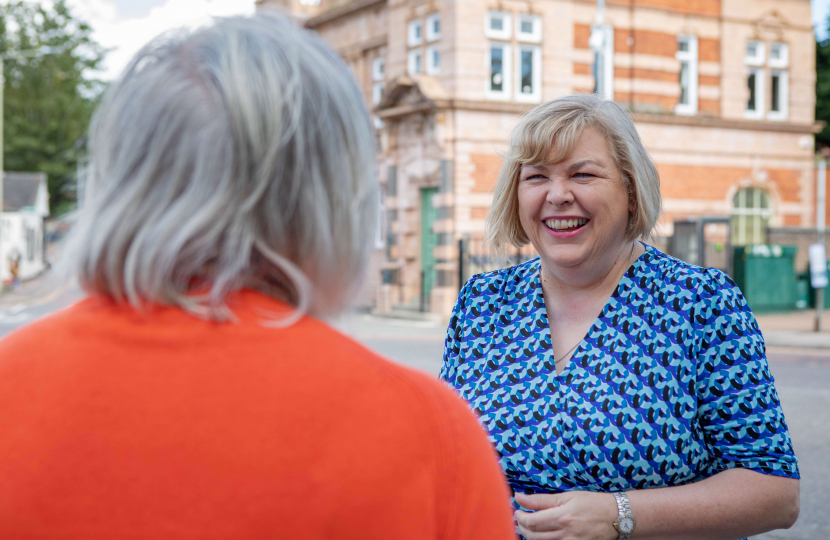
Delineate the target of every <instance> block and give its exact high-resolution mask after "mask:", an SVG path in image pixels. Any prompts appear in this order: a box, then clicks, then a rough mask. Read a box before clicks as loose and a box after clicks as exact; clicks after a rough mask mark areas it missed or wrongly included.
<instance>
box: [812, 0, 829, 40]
mask: <svg viewBox="0 0 830 540" xmlns="http://www.w3.org/2000/svg"><path fill="white" fill-rule="evenodd" d="M810 4H812V6H813V28H815V29H816V35H817V36H818V37H819V38H821V39H824V38H826V37H827V16H828V15H829V14H830V0H810Z"/></svg>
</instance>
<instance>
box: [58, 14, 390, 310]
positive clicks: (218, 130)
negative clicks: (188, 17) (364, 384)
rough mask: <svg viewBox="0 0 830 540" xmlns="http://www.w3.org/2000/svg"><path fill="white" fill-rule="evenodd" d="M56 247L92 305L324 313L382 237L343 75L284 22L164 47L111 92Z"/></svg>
mask: <svg viewBox="0 0 830 540" xmlns="http://www.w3.org/2000/svg"><path fill="white" fill-rule="evenodd" d="M90 151H91V163H90V178H89V191H90V197H89V198H88V200H87V201H86V203H85V207H84V208H83V210H82V211H81V213H80V216H79V219H78V223H77V224H76V225H75V227H74V230H73V231H72V238H71V239H70V240H69V242H70V244H69V245H68V246H67V248H66V250H65V251H66V252H67V253H68V257H69V261H68V263H65V264H67V267H66V270H68V271H69V272H70V274H71V276H74V277H76V278H77V279H78V280H79V281H80V284H81V285H82V286H83V288H84V289H86V290H87V291H89V292H93V293H97V294H100V295H104V296H106V297H110V298H112V299H114V300H116V301H118V302H129V303H130V304H132V305H133V306H135V307H136V308H142V307H143V306H144V305H146V304H152V303H161V304H167V305H173V306H178V307H181V308H183V309H185V310H187V311H189V312H191V313H193V314H194V315H197V316H201V317H205V318H209V319H220V320H221V319H228V318H232V313H231V312H230V311H229V310H228V309H227V305H226V302H225V299H226V297H227V296H228V295H229V294H231V293H233V292H234V291H236V290H239V289H243V288H252V289H256V290H260V291H262V292H265V293H266V294H269V295H271V296H274V297H276V298H280V299H283V300H286V301H288V302H289V303H290V304H293V305H294V306H295V307H296V309H295V310H294V311H293V312H292V314H290V316H287V317H279V318H278V319H277V320H275V321H274V325H277V326H281V325H285V324H290V323H291V322H293V321H294V320H296V319H297V318H299V317H300V316H301V315H302V314H303V313H304V312H308V313H311V314H313V315H318V316H323V315H333V314H336V313H337V312H339V311H340V310H342V309H343V308H345V307H346V306H347V305H348V303H349V301H350V300H351V296H352V295H353V294H354V292H355V291H357V290H359V289H360V287H359V284H360V281H361V278H362V276H363V271H364V268H365V266H366V262H367V259H368V255H369V250H370V248H371V246H372V239H373V237H374V228H375V227H376V225H377V212H378V201H379V198H378V186H377V174H376V167H377V165H376V157H375V134H374V129H373V127H372V125H371V121H370V117H369V115H368V113H367V110H366V107H365V105H364V102H363V96H362V94H361V91H360V89H359V88H358V86H357V84H356V83H355V80H354V77H353V76H352V74H351V72H350V71H349V68H348V67H347V66H346V65H345V64H344V63H343V61H342V60H341V59H340V58H339V57H338V56H337V54H336V53H335V52H334V51H332V50H331V48H330V47H328V46H327V45H326V44H325V43H324V42H323V41H322V40H321V39H320V38H318V37H316V36H315V35H314V34H312V33H311V32H309V31H307V30H304V29H303V28H301V27H300V26H298V25H297V24H295V23H293V22H291V21H290V20H288V19H287V18H286V17H284V16H280V15H277V14H273V13H272V14H260V15H256V16H253V17H236V18H228V19H222V20H219V22H217V23H216V24H214V25H212V26H210V27H206V28H202V29H199V30H196V31H195V32H178V33H173V34H167V35H163V36H161V37H159V38H156V39H155V40H153V41H152V42H151V43H150V44H149V45H147V46H145V47H144V48H143V49H142V50H141V51H139V52H138V54H137V55H136V56H135V57H134V58H133V59H132V61H131V63H130V65H129V66H128V67H127V68H126V71H125V72H124V73H123V75H121V77H120V78H119V79H118V80H117V81H116V82H115V83H114V84H112V86H111V87H110V88H109V89H108V91H107V92H106V95H105V96H104V99H103V101H102V103H101V105H100V107H99V108H98V110H97V112H96V113H95V116H94V119H93V125H92V128H91V135H90Z"/></svg>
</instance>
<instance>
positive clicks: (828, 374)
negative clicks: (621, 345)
mask: <svg viewBox="0 0 830 540" xmlns="http://www.w3.org/2000/svg"><path fill="white" fill-rule="evenodd" d="M81 296H82V295H81V293H80V292H79V291H78V290H77V289H72V288H67V287H62V288H56V287H55V285H54V284H52V283H49V282H48V281H47V280H38V281H36V282H32V283H26V284H23V285H22V286H21V287H20V288H18V289H17V290H16V291H14V292H12V293H6V294H4V295H0V337H2V336H3V335H5V334H7V333H8V332H11V331H12V330H14V329H15V328H18V327H20V326H22V325H24V324H27V323H29V322H32V321H34V320H36V319H38V318H40V317H42V316H45V315H48V314H49V313H53V312H55V311H57V310H60V309H62V308H64V307H66V306H67V305H69V304H71V303H72V302H74V301H75V300H77V299H78V298H80V297H81ZM814 316H815V315H814V313H812V312H806V313H805V312H800V313H794V314H777V315H761V316H759V317H758V322H759V326H760V327H761V329H762V331H763V332H764V335H765V337H766V341H767V346H768V347H767V356H768V358H769V362H770V369H771V371H772V374H773V376H774V377H775V380H776V387H777V389H778V393H779V395H780V397H781V402H782V406H783V408H784V414H785V415H786V418H787V422H788V424H789V427H790V433H791V436H792V438H793V444H794V445H795V450H796V454H797V455H798V458H799V466H800V468H801V474H802V480H801V515H800V517H799V519H798V522H797V523H796V524H795V526H794V527H793V528H791V529H789V530H786V531H773V532H770V533H767V534H764V535H760V536H756V537H753V538H754V539H759V540H760V539H763V540H819V539H830V511H829V510H828V508H830V463H828V456H830V453H829V452H828V448H830V332H822V333H815V332H811V331H810V330H811V328H812V322H813V319H814ZM827 322H828V325H827V326H830V315H828V317H827ZM333 326H335V328H337V329H339V330H340V331H341V332H343V333H345V334H348V335H350V336H352V337H353V338H355V339H356V340H358V341H360V342H362V343H364V344H365V345H366V346H367V347H369V348H371V349H373V350H375V351H377V352H378V353H380V354H382V355H383V356H385V357H387V358H389V359H391V360H393V361H395V362H399V363H402V364H405V365H408V366H410V367H413V368H416V369H420V370H422V371H425V372H427V373H429V374H431V375H437V373H438V371H439V370H440V368H441V356H442V352H443V341H444V335H445V332H446V326H445V323H444V322H441V321H437V320H434V319H428V318H424V319H420V318H412V319H399V318H389V317H379V316H373V315H370V314H365V313H352V314H349V315H347V316H345V317H343V318H341V319H340V320H338V321H335V322H334V323H333Z"/></svg>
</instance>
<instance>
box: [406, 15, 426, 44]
mask: <svg viewBox="0 0 830 540" xmlns="http://www.w3.org/2000/svg"><path fill="white" fill-rule="evenodd" d="M423 42H424V22H423V21H422V20H421V19H413V20H411V21H409V22H408V23H407V25H406V44H407V45H409V46H410V47H417V46H418V45H420V44H421V43H423Z"/></svg>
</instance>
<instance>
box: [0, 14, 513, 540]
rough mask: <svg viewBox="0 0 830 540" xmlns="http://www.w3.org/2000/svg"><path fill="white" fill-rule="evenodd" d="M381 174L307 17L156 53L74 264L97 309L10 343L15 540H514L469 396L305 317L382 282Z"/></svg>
mask: <svg viewBox="0 0 830 540" xmlns="http://www.w3.org/2000/svg"><path fill="white" fill-rule="evenodd" d="M375 168H376V162H375V154H374V132H373V129H372V127H371V125H370V121H369V117H368V115H367V113H366V110H365V108H364V105H363V101H362V97H361V94H360V91H359V89H358V88H357V86H356V84H355V83H354V80H353V78H352V77H351V74H350V73H349V71H348V69H347V68H346V66H345V65H344V64H343V63H342V62H341V61H340V60H339V58H338V57H337V55H336V54H335V53H334V52H333V51H331V50H330V49H329V48H328V47H327V46H325V45H324V44H323V43H322V41H320V40H319V39H317V38H316V37H314V36H313V35H312V34H310V33H309V32H306V31H305V30H303V29H301V28H300V27H298V26H296V25H294V24H292V23H290V22H288V21H287V20H286V19H283V18H279V17H276V16H257V17H252V18H237V19H227V20H223V21H220V22H218V23H217V24H216V25H214V26H212V27H209V28H205V29H202V30H198V31H196V32H194V33H190V34H183V35H170V36H166V37H162V38H160V39H157V40H155V41H154V42H152V43H151V44H150V45H149V46H147V47H145V48H144V49H143V50H142V51H141V52H140V53H139V54H138V56H137V57H136V58H135V59H134V60H133V61H132V63H131V65H130V66H129V67H128V68H127V71H126V72H125V73H124V75H123V76H122V77H121V79H120V80H118V81H117V82H115V83H114V84H113V85H112V87H111V88H110V89H109V91H108V92H107V95H106V97H105V98H104V100H103V103H102V105H101V107H100V109H99V110H98V112H97V113H96V117H95V122H94V129H93V133H92V164H91V170H92V186H91V189H92V190H93V196H92V198H91V200H90V201H89V203H88V205H87V207H86V208H85V209H84V213H83V215H82V216H81V218H80V222H79V223H78V224H77V226H76V229H75V231H73V234H74V238H73V240H72V242H71V244H70V245H69V246H67V248H66V250H67V251H68V253H69V256H70V258H71V263H70V264H71V267H72V268H73V269H74V271H75V273H76V274H77V276H78V277H79V279H80V282H81V284H82V285H83V287H84V288H85V289H86V290H87V291H88V292H89V293H90V297H89V298H88V299H86V300H83V301H82V302H80V303H78V304H76V305H74V306H72V307H70V308H68V309H67V310H65V311H63V312H61V313H59V314H57V315H55V316H52V317H50V318H47V319H45V320H43V321H41V322H38V323H36V324H34V325H31V326H29V327H27V328H24V329H22V330H20V331H18V332H17V333H14V334H12V335H10V336H9V337H7V338H6V339H4V340H3V341H2V342H0V434H2V435H0V538H4V539H5V538H9V539H13V538H63V539H78V540H80V539H84V540H90V539H113V538H131V539H147V540H150V539H152V540H157V539H161V538H164V539H173V538H182V539H184V538H187V539H196V538H235V539H244V538H320V539H330V538H355V539H358V538H359V539H367V538H412V539H426V538H444V537H446V538H470V539H473V538H476V539H478V538H493V539H496V538H501V539H507V538H511V537H513V532H512V527H511V525H510V510H509V504H508V493H507V489H506V486H505V484H504V481H503V477H502V475H501V473H500V471H499V469H498V465H497V463H496V460H495V458H494V455H493V451H492V448H491V447H490V445H489V444H488V443H487V439H486V436H485V434H484V432H483V430H481V428H480V426H479V425H478V424H477V423H476V421H475V418H474V417H473V415H472V414H470V412H469V411H468V409H467V407H466V406H465V405H464V403H463V402H462V401H461V400H459V399H458V398H457V397H456V396H454V395H453V393H452V392H451V391H450V390H449V389H447V388H446V387H445V386H444V385H443V384H440V383H439V382H437V381H435V380H432V379H430V378H429V377H426V376H424V375H420V374H417V373H414V372H411V371H409V370H406V369H404V368H401V367H397V366H394V365H392V364H390V363H388V362H386V361H385V360H383V359H381V358H379V357H377V356H376V355H374V354H373V353H371V352H370V351H368V350H366V349H364V348H363V347H361V346H360V345H358V344H356V343H354V342H353V341H351V340H349V339H348V338H346V337H345V336H343V335H341V334H339V333H338V332H336V331H334V330H332V329H331V328H330V327H328V326H326V325H325V324H324V323H322V322H320V321H319V320H317V319H316V318H313V317H310V316H308V315H307V314H306V313H310V314H312V315H317V316H321V315H326V314H333V313H337V312H338V311H340V310H341V309H342V308H343V307H344V306H345V305H346V304H347V303H348V299H349V296H350V294H351V293H352V292H353V291H355V290H356V289H358V288H359V281H360V274H361V272H362V269H363V267H364V265H365V261H366V255H367V250H368V249H369V246H371V243H372V238H373V227H374V225H375V222H376V216H377V209H376V204H377V183H376V179H375V174H374V171H375ZM274 326H277V327H279V328H274Z"/></svg>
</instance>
